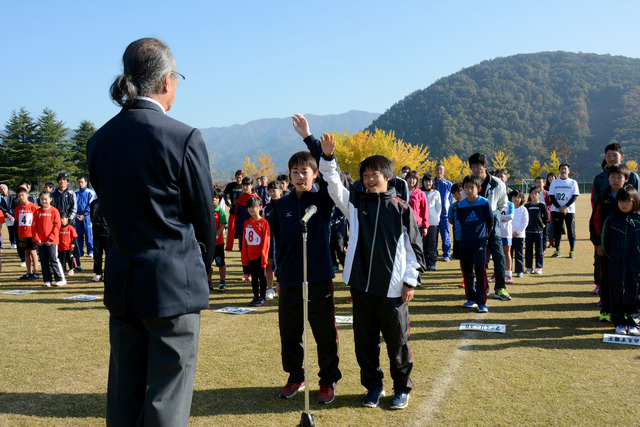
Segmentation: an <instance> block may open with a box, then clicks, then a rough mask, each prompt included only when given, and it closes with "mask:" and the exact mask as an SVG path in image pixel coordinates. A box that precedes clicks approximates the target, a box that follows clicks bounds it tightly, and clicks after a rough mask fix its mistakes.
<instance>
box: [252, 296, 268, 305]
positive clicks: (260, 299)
mask: <svg viewBox="0 0 640 427" xmlns="http://www.w3.org/2000/svg"><path fill="white" fill-rule="evenodd" d="M266 303H267V301H266V300H264V299H263V298H258V300H257V301H256V305H255V306H254V307H262V306H264V305H265V304H266Z"/></svg>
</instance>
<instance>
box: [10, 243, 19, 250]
mask: <svg viewBox="0 0 640 427" xmlns="http://www.w3.org/2000/svg"><path fill="white" fill-rule="evenodd" d="M15 248H17V246H16V244H15V243H12V244H11V246H9V249H15Z"/></svg>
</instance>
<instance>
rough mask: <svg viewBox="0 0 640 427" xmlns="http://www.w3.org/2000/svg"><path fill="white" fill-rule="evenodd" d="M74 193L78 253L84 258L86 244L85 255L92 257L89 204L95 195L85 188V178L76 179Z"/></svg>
mask: <svg viewBox="0 0 640 427" xmlns="http://www.w3.org/2000/svg"><path fill="white" fill-rule="evenodd" d="M75 193H76V203H77V206H78V212H77V214H76V222H75V224H74V225H75V228H76V233H78V251H79V253H80V256H84V243H85V241H86V243H87V254H88V255H89V256H93V233H92V231H91V202H92V201H93V200H94V199H95V198H96V193H95V191H93V190H92V189H90V188H88V187H87V178H85V177H84V176H80V177H78V189H77V190H76V191H75Z"/></svg>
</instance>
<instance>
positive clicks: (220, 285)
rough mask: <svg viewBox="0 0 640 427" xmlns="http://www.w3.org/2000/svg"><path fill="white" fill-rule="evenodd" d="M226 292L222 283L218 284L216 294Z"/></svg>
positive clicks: (225, 286)
mask: <svg viewBox="0 0 640 427" xmlns="http://www.w3.org/2000/svg"><path fill="white" fill-rule="evenodd" d="M226 290H227V285H226V284H224V283H220V284H219V285H218V292H225V291H226Z"/></svg>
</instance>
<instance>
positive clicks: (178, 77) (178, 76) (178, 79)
mask: <svg viewBox="0 0 640 427" xmlns="http://www.w3.org/2000/svg"><path fill="white" fill-rule="evenodd" d="M173 77H174V78H175V79H176V82H177V83H178V86H180V85H181V84H182V82H184V81H185V80H186V79H187V78H186V77H185V76H183V75H182V74H180V73H179V72H177V71H174V72H173Z"/></svg>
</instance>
